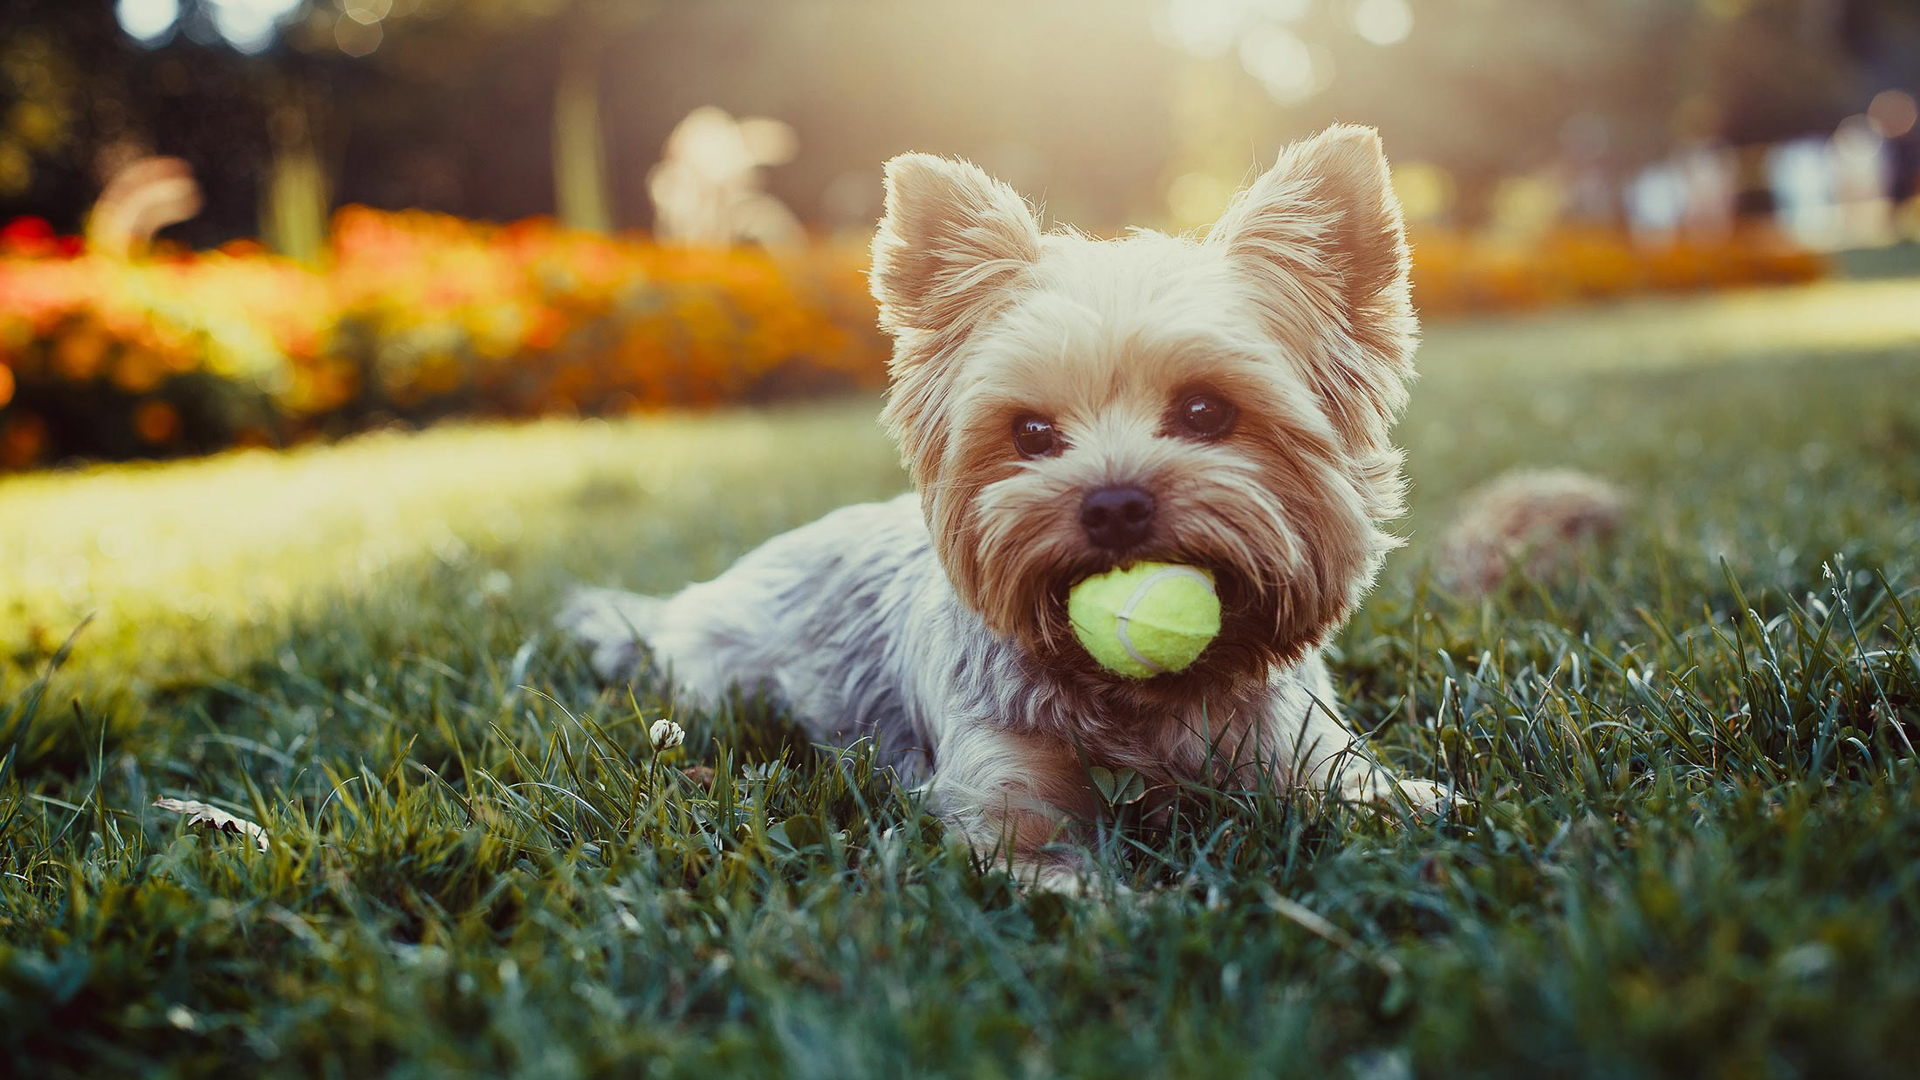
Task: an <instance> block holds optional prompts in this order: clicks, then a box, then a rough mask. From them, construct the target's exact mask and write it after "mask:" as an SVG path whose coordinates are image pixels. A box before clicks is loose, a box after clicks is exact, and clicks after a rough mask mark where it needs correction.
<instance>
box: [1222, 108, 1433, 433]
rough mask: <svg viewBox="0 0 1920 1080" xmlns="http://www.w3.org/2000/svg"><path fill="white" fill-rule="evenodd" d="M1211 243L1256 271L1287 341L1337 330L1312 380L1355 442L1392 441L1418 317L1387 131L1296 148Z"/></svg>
mask: <svg viewBox="0 0 1920 1080" xmlns="http://www.w3.org/2000/svg"><path fill="white" fill-rule="evenodd" d="M1207 242H1208V243H1209V244H1217V245H1221V246H1223V247H1224V248H1225V249H1226V250H1227V252H1228V256H1229V257H1230V258H1232V259H1234V260H1235V261H1236V262H1237V263H1238V264H1239V265H1240V266H1241V267H1242V268H1243V269H1244V270H1245V271H1246V272H1247V273H1249V274H1251V275H1252V277H1253V279H1254V281H1255V285H1256V292H1257V294H1258V295H1259V297H1260V299H1261V301H1262V302H1263V303H1264V304H1265V305H1266V306H1267V308H1268V312H1269V314H1270V316H1271V317H1272V319H1273V321H1274V323H1275V326H1276V329H1277V330H1278V331H1279V332H1281V333H1282V335H1283V336H1298V335H1299V334H1300V332H1301V328H1302V327H1303V326H1312V325H1320V326H1332V327H1337V328H1338V330H1339V331H1340V332H1341V333H1340V338H1342V339H1344V340H1334V341H1332V342H1305V343H1302V344H1305V345H1308V346H1311V347H1310V348H1307V349H1303V350H1302V351H1303V352H1307V353H1309V354H1310V355H1307V356H1303V357H1302V358H1301V359H1302V362H1303V363H1305V364H1307V365H1308V366H1309V369H1310V370H1309V371H1308V372H1307V374H1308V377H1309V380H1310V381H1311V382H1312V383H1313V384H1314V389H1315V390H1316V391H1317V392H1319V393H1320V394H1321V395H1322V397H1323V398H1324V399H1326V400H1327V402H1328V404H1329V405H1330V406H1331V407H1332V408H1333V409H1334V412H1335V414H1336V415H1335V419H1336V420H1337V421H1338V422H1339V424H1340V427H1341V428H1342V429H1343V431H1344V432H1345V433H1346V435H1347V436H1348V438H1349V440H1350V441H1351V442H1352V443H1353V444H1355V445H1356V447H1358V446H1384V445H1385V443H1386V429H1387V425H1388V424H1390V423H1391V422H1392V419H1393V417H1394V416H1396V415H1397V414H1398V413H1399V411H1400V409H1401V408H1402V407H1403V406H1404V405H1405V404H1406V396H1407V395H1406V386H1405V383H1406V380H1407V378H1408V377H1410V376H1411V375H1412V374H1413V346H1414V339H1415V336H1416V334H1417V332H1418V324H1417V323H1416V321H1415V319H1414V315H1413V303H1412V298H1411V296H1410V295H1409V282H1408V271H1409V260H1408V256H1407V239H1406V228H1405V226H1404V225H1403V224H1402V221H1401V216H1400V200H1399V199H1398V198H1397V197H1396V196H1395V195H1394V193H1393V185H1392V183H1391V180H1390V177H1389V174H1388V171H1387V158H1386V155H1385V153H1383V152H1382V150H1381V148H1380V136H1379V134H1378V133H1376V132H1375V131H1374V130H1373V129H1372V128H1366V127H1356V126H1354V125H1351V124H1339V125H1335V126H1333V127H1330V128H1328V129H1327V130H1325V131H1323V132H1321V133H1320V134H1319V135H1316V136H1314V137H1313V138H1311V139H1308V140H1306V141H1304V142H1299V143H1295V144H1293V145H1292V146H1290V147H1288V148H1287V149H1286V150H1284V151H1282V152H1281V154H1280V160H1279V161H1277V162H1276V163H1275V164H1274V166H1273V168H1272V169H1270V170H1268V171H1267V173H1266V175H1264V176H1262V177H1260V178H1259V179H1258V180H1255V181H1254V182H1253V183H1252V184H1250V185H1248V187H1247V188H1246V190H1244V191H1242V192H1241V193H1240V194H1239V195H1237V196H1235V197H1234V199H1233V202H1232V203H1231V204H1230V205H1229V206H1228V207H1227V210H1226V213H1225V214H1224V215H1222V216H1221V218H1220V220H1219V221H1217V222H1215V223H1214V226H1213V228H1212V229H1211V230H1209V232H1208V233H1207Z"/></svg>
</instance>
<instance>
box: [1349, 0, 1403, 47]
mask: <svg viewBox="0 0 1920 1080" xmlns="http://www.w3.org/2000/svg"><path fill="white" fill-rule="evenodd" d="M1353 28H1354V29H1355V30H1357V31H1359V33H1360V36H1361V37H1363V38H1366V39H1367V40H1368V41H1371V42H1373V43H1374V44H1375V45H1397V44H1399V43H1400V42H1402V41H1405V40H1406V39H1407V35H1408V34H1410V33H1412V32H1413V8H1412V7H1411V6H1410V5H1408V3H1407V0H1360V3H1359V4H1358V5H1357V6H1356V7H1355V8H1354V9H1353Z"/></svg>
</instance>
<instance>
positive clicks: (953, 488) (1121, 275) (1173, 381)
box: [872, 127, 1416, 722]
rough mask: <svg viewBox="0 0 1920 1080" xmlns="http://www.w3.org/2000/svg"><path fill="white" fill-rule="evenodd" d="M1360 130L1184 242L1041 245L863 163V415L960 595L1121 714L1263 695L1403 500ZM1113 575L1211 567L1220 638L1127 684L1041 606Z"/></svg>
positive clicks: (944, 168)
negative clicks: (882, 209) (916, 496)
mask: <svg viewBox="0 0 1920 1080" xmlns="http://www.w3.org/2000/svg"><path fill="white" fill-rule="evenodd" d="M1407 272H1408V258H1407V249H1406V243H1405V240H1404V236H1403V230H1402V226H1401V216H1400V210H1399V205H1398V203H1397V201H1396V200H1395V198H1394V195H1393V192H1392V189H1391V187H1390V185H1389V182H1388V173H1387V167H1386V162H1385V159H1384V157H1383V156H1382V153H1381V150H1380V144H1379V140H1378V138H1377V136H1375V134H1374V133H1373V132H1372V131H1371V130H1368V129H1364V128H1354V127H1336V128H1332V129H1329V130H1328V131H1326V132H1324V133H1322V134H1321V135H1319V136H1318V137H1316V138H1314V139H1312V140H1309V141H1307V142H1304V143H1300V144H1297V145H1295V146H1294V147H1291V148H1290V149H1289V150H1287V151H1286V152H1285V153H1283V154H1282V156H1281V158H1280V160H1279V162H1278V163H1277V164H1276V165H1275V166H1274V167H1273V169H1272V170H1270V171H1269V172H1267V173H1266V174H1265V175H1263V176H1261V177H1260V178H1259V179H1258V180H1257V181H1255V182H1254V183H1253V184H1252V185H1250V186H1249V187H1248V188H1246V189H1245V190H1244V191H1242V192H1241V193H1240V194H1239V195H1238V196H1237V197H1236V198H1235V199H1234V200H1233V202H1232V203H1231V205H1230V206H1229V207H1228V208H1227V210H1226V212H1225V214H1224V216H1222V217H1221V218H1220V220H1219V221H1218V222H1217V223H1216V224H1215V225H1214V226H1213V227H1212V228H1211V229H1210V230H1208V231H1207V232H1206V233H1205V234H1204V235H1203V236H1197V237H1170V236H1164V235H1160V234H1157V233H1149V232H1137V233H1132V234H1129V235H1127V236H1125V237H1123V238H1120V239H1117V240H1107V241H1097V240H1093V239H1090V238H1088V237H1085V236H1082V235H1079V234H1076V233H1073V232H1070V231H1054V232H1044V231H1042V228H1041V226H1040V224H1039V223H1038V221H1037V219H1036V216H1035V214H1034V212H1033V210H1032V209H1031V208H1030V207H1029V206H1028V204H1027V203H1026V202H1025V201H1024V200H1022V199H1021V198H1020V197H1019V196H1018V195H1017V194H1015V193H1014V192H1013V191H1012V190H1011V189H1010V188H1008V187H1007V186H1006V185H1004V184H1002V183H1000V182H999V181H996V180H994V179H992V178H991V177H989V176H987V175H986V174H985V173H983V172H981V171H980V170H979V169H977V168H975V167H974V166H972V165H970V164H967V163H964V162H958V161H952V160H946V159H942V158H936V157H930V156H927V155H921V154H911V155H906V156H903V157H900V158H896V159H894V160H893V161H892V162H890V163H889V165H888V168H887V210H886V216H885V219H884V221H883V222H882V223H881V226H880V231H879V233H878V235H877V237H876V239H875V241H874V267H873V278H872V282H873V290H874V294H875V296H876V297H877V298H878V299H879V301H880V304H881V321H882V324H883V325H884V326H885V327H886V328H887V329H888V330H889V331H891V332H892V333H893V335H894V336H895V339H896V347H895V352H894V357H893V361H892V365H891V370H892V389H891V392H890V396H889V401H888V405H887V410H886V414H885V420H886V423H887V425H888V427H889V429H890V430H891V432H892V434H893V435H894V437H895V438H896V439H897V440H898V442H899V445H900V447H901V451H902V454H903V457H904V459H905V462H906V465H907V467H908V469H909V470H910V472H911V474H912V476H913V478H914V481H915V483H916V485H917V486H918V488H919V489H920V491H921V495H922V503H923V507H924V510H925V513H926V518H927V523H928V526H929V527H930V529H931V531H932V535H933V539H934V543H935V546H936V548H937V550H938V553H939V556H940V560H941V562H942V564H943V566H944V567H945V569H946V572H947V575H948V577H949V578H950V579H951V580H952V582H953V585H954V588H955V589H956V590H957V591H958V593H959V595H960V597H961V598H962V600H963V601H964V602H965V603H966V604H968V605H969V606H970V607H972V608H973V609H974V610H976V611H977V612H979V613H980V615H981V616H982V617H983V618H984V619H985V621H986V623H987V625H988V626H989V628H991V629H992V630H993V631H994V632H996V633H998V634H1000V635H1001V636H1003V637H1005V638H1007V639H1010V640H1012V641H1013V642H1015V643H1017V644H1018V645H1019V646H1020V647H1021V648H1022V649H1023V650H1024V651H1025V652H1026V653H1028V654H1029V655H1030V656H1031V657H1032V659H1033V660H1034V661H1035V662H1036V664H1037V665H1038V669H1039V670H1042V671H1045V672H1049V673H1053V675H1054V676H1055V677H1057V678H1058V679H1060V680H1062V681H1063V682H1064V683H1066V684H1070V685H1071V686H1072V687H1073V688H1074V690H1075V692H1077V693H1082V694H1087V695H1092V696H1093V699H1095V700H1103V701H1107V702H1111V703H1113V704H1115V705H1117V706H1120V707H1119V708H1114V709H1096V710H1092V711H1091V712H1090V714H1089V715H1090V716H1091V717H1093V719H1092V720H1091V721H1090V722H1098V717H1100V716H1139V715H1142V714H1143V713H1147V712H1152V711H1156V710H1157V709H1158V708H1160V707H1165V706H1170V705H1174V704H1177V701H1178V699H1187V700H1189V701H1191V700H1192V699H1194V698H1197V697H1204V696H1206V695H1210V694H1218V693H1223V692H1231V691H1233V690H1234V689H1235V688H1236V687H1245V686H1246V685H1247V684H1248V682H1249V680H1259V681H1264V677H1265V673H1266V672H1268V671H1269V670H1271V669H1272V667H1273V666H1274V665H1276V664H1285V663H1289V662H1292V661H1294V660H1296V659H1298V658H1300V657H1301V656H1302V655H1303V654H1304V653H1305V652H1306V651H1307V650H1309V649H1311V648H1312V647H1314V646H1316V645H1318V644H1320V643H1321V642H1323V641H1324V639H1325V638H1326V637H1327V635H1328V634H1330V633H1331V632H1332V631H1333V630H1334V629H1336V628H1337V627H1338V626H1339V625H1340V624H1341V623H1342V622H1343V621H1344V620H1345V619H1346V618H1347V616H1348V615H1349V614H1350V613H1351V611H1352V609H1353V607H1354V605H1355V603H1356V601H1357V600H1358V598H1359V597H1360V595H1361V594H1362V593H1363V592H1364V590H1365V589H1366V588H1367V587H1368V585H1370V584H1371V582H1372V580H1373V578H1374V575H1375V573H1376V572H1377V570H1378V567H1379V564H1380V560H1381V557H1382V556H1383V554H1384V553H1385V552H1386V551H1387V550H1388V549H1389V548H1390V547H1391V546H1392V545H1393V543H1394V541H1393V540H1392V539H1391V538H1390V537H1388V536H1387V535H1386V534H1385V533H1384V532H1383V531H1382V530H1381V528H1380V524H1381V523H1382V522H1384V521H1386V520H1387V519H1389V518H1392V517H1394V516H1396V515H1397V514H1398V513H1399V512H1400V510H1401V505H1402V487H1403V484H1402V480H1401V476H1400V454H1399V452H1398V451H1397V450H1396V449H1395V448H1394V447H1393V446H1392V445H1391V443H1390V442H1389V441H1388V437H1387V431H1388V427H1389V425H1390V424H1391V423H1392V421H1393V419H1394V417H1395V415H1396V414H1397V412H1398V411H1399V409H1400V408H1401V406H1402V405H1403V403H1404V401H1405V397H1406V391H1405V383H1406V381H1407V379H1408V378H1410V376H1411V374H1412V352H1413V346H1414V337H1415V331H1416V326H1415V321H1414V317H1413V312H1412V307H1411V304H1410V302H1409V297H1408V279H1407ZM1140 559H1155V560H1162V561H1167V562H1174V563H1185V564H1191V565H1196V566H1204V567H1207V568H1210V569H1211V570H1213V571H1214V573H1215V574H1216V576H1217V578H1218V581H1219V583H1220V589H1221V594H1222V599H1223V602H1224V606H1225V615H1224V626H1223V630H1222V633H1221V635H1220V637H1219V638H1218V639H1217V640H1216V641H1215V643H1214V644H1213V645H1212V646H1210V647H1209V648H1208V649H1207V651H1206V652H1205V653H1204V654H1203V655H1202V657H1201V659H1200V661H1199V662H1198V663H1197V664H1196V665H1195V666H1194V667H1192V668H1190V669H1188V671H1186V672H1184V673H1182V674H1180V675H1172V676H1160V677H1157V678H1154V679H1150V680H1145V681H1139V682H1130V681H1126V680H1121V679H1117V678H1115V677H1113V676H1111V675H1108V674H1106V673H1104V672H1102V671H1101V670H1100V669H1099V668H1098V667H1096V666H1095V665H1094V663H1093V662H1092V660H1091V659H1090V658H1089V657H1087V655H1086V654H1085V652H1084V651H1083V650H1081V649H1080V647H1079V646H1078V644H1077V643H1076V642H1075V641H1074V639H1073V636H1072V633H1071V631H1070V629H1069V627H1068V625H1067V622H1066V614H1065V599H1066V594H1067V590H1068V589H1069V588H1070V587H1071V586H1072V585H1073V584H1074V583H1075V582H1077V581H1079V580H1080V579H1082V578H1084V577H1086V576H1087V575H1089V574H1093V573H1097V572H1100V571H1103V570H1106V569H1109V568H1111V567H1113V566H1116V565H1122V564H1125V563H1129V562H1132V561H1135V560H1140Z"/></svg>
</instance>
